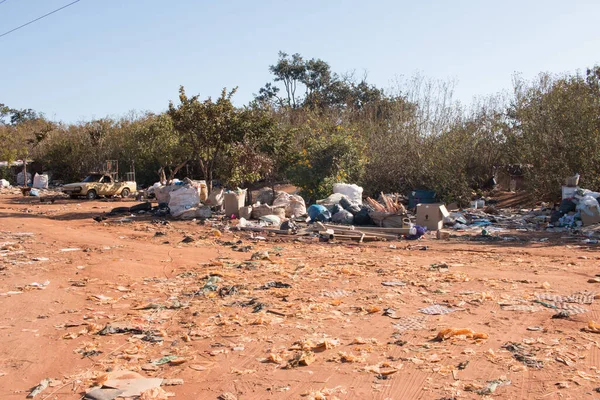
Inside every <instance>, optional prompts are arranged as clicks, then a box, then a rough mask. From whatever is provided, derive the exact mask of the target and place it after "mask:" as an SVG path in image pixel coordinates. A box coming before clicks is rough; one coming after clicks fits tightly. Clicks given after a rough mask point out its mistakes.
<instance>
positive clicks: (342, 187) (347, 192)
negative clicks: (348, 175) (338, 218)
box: [333, 183, 363, 205]
mask: <svg viewBox="0 0 600 400" xmlns="http://www.w3.org/2000/svg"><path fill="white" fill-rule="evenodd" d="M333 193H340V194H343V195H344V196H346V197H347V198H348V200H350V201H351V202H352V203H354V204H359V205H361V204H362V194H363V188H362V187H360V186H358V185H354V184H351V185H350V184H347V183H336V184H334V185H333Z"/></svg>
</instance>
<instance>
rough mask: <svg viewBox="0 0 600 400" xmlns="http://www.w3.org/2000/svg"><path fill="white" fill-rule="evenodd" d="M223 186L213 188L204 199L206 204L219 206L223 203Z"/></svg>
mask: <svg viewBox="0 0 600 400" xmlns="http://www.w3.org/2000/svg"><path fill="white" fill-rule="evenodd" d="M223 193H224V190H223V188H218V189H213V190H212V191H211V192H210V194H209V195H208V199H206V204H207V205H209V206H211V207H220V206H222V205H223Z"/></svg>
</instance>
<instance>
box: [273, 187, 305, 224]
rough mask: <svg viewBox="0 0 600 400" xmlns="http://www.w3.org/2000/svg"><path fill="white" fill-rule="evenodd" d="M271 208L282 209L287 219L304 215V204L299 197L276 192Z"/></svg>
mask: <svg viewBox="0 0 600 400" xmlns="http://www.w3.org/2000/svg"><path fill="white" fill-rule="evenodd" d="M273 207H284V208H285V216H286V217H288V218H297V217H302V216H304V215H306V203H305V202H304V199H303V198H302V197H301V196H298V195H295V194H289V193H286V192H278V193H277V197H276V198H275V201H273Z"/></svg>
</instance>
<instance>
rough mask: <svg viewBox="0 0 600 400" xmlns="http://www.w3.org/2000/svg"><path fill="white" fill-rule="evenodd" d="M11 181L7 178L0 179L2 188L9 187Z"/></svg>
mask: <svg viewBox="0 0 600 400" xmlns="http://www.w3.org/2000/svg"><path fill="white" fill-rule="evenodd" d="M9 187H10V182H9V181H7V180H6V179H0V188H9Z"/></svg>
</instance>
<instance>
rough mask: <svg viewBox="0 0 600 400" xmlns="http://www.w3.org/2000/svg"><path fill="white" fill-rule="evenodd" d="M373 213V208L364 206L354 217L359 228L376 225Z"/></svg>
mask: <svg viewBox="0 0 600 400" xmlns="http://www.w3.org/2000/svg"><path fill="white" fill-rule="evenodd" d="M372 211H373V209H372V208H371V207H367V206H362V208H361V209H360V211H359V212H358V213H357V214H356V215H354V224H355V225H359V226H365V225H374V222H373V219H372V218H371V215H370V213H371V212H372Z"/></svg>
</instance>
